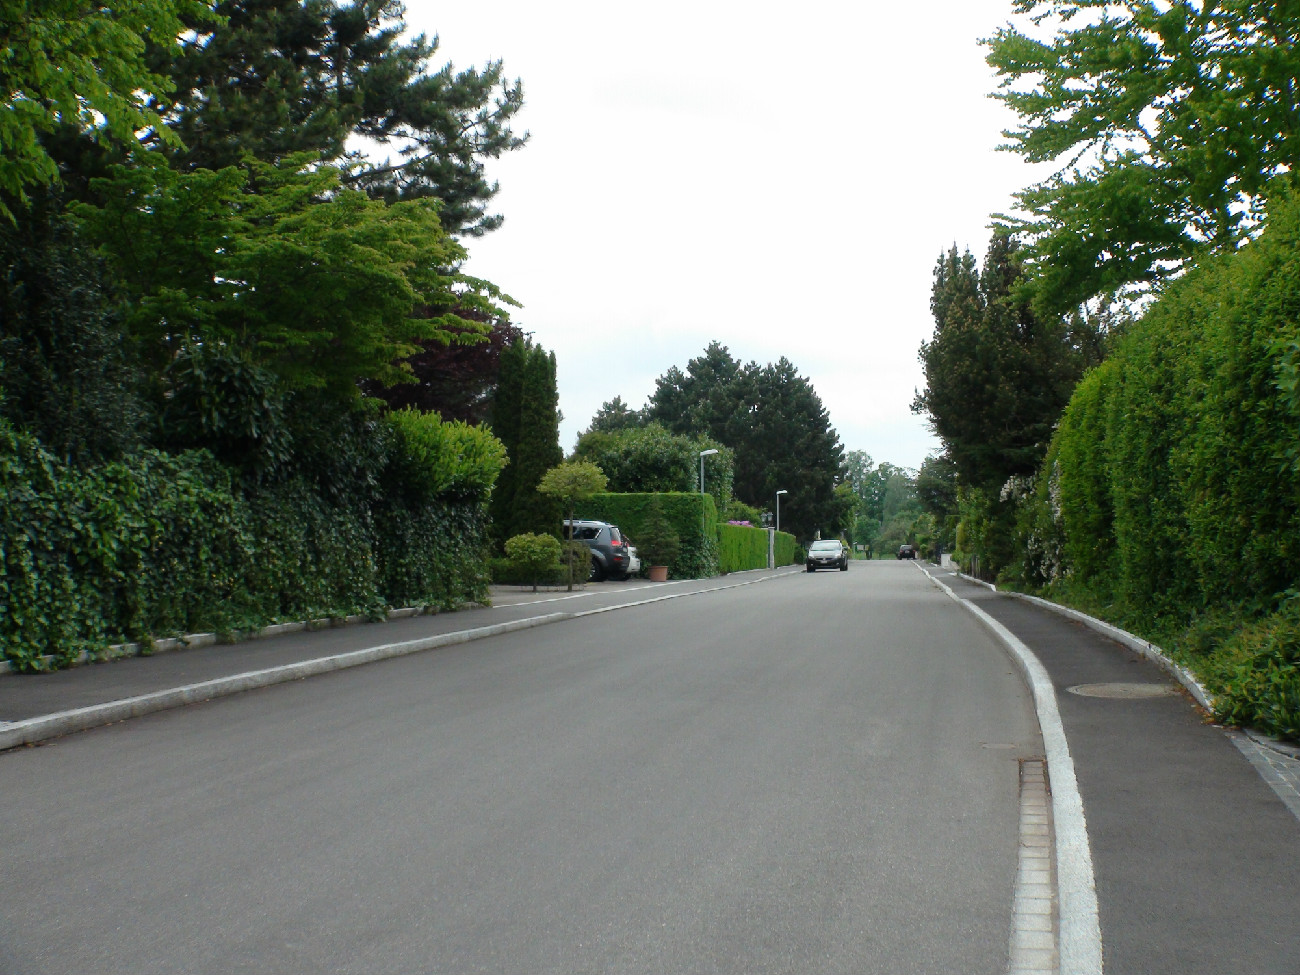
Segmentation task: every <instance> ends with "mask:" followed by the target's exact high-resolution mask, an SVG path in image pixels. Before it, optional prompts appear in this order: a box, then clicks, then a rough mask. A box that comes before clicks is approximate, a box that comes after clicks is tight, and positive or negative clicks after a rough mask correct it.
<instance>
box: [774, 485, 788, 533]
mask: <svg viewBox="0 0 1300 975" xmlns="http://www.w3.org/2000/svg"><path fill="white" fill-rule="evenodd" d="M789 493H790V492H789V491H787V490H785V488H782V489H781V490H780V491H777V492H776V530H777V531H780V530H781V495H783V494H789Z"/></svg>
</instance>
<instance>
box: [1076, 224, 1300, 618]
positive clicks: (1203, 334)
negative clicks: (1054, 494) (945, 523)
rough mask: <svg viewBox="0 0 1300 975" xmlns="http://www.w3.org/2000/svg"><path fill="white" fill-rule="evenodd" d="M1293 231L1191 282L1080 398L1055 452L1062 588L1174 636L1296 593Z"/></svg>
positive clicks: (1275, 227) (1159, 306)
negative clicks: (1066, 581) (1099, 594)
mask: <svg viewBox="0 0 1300 975" xmlns="http://www.w3.org/2000/svg"><path fill="white" fill-rule="evenodd" d="M1297 229H1300V221H1297V219H1296V213H1295V210H1294V209H1288V210H1287V211H1285V212H1284V213H1283V214H1280V215H1279V217H1278V218H1277V219H1275V221H1274V223H1273V224H1272V225H1271V226H1270V227H1269V230H1268V232H1267V233H1266V234H1265V235H1264V237H1263V238H1262V239H1261V240H1259V241H1257V242H1255V243H1253V244H1252V245H1250V246H1249V247H1246V248H1244V249H1243V250H1242V251H1240V252H1239V253H1237V254H1235V255H1232V256H1230V257H1228V258H1223V259H1219V260H1217V261H1213V262H1209V263H1206V264H1205V265H1203V266H1202V267H1200V268H1198V269H1195V270H1193V271H1192V272H1190V273H1189V274H1188V275H1186V277H1184V278H1183V279H1182V280H1180V281H1178V282H1176V283H1175V284H1173V285H1172V286H1171V287H1170V288H1169V289H1168V291H1167V292H1166V293H1165V294H1164V295H1163V296H1162V297H1161V298H1160V300H1159V301H1157V302H1155V303H1154V304H1153V305H1152V306H1151V307H1150V309H1148V311H1147V312H1146V314H1145V315H1144V317H1143V318H1142V320H1141V321H1140V322H1139V323H1137V324H1136V325H1135V326H1134V327H1133V328H1132V330H1131V332H1130V334H1129V335H1128V336H1126V338H1125V339H1124V340H1123V341H1122V342H1121V343H1120V344H1119V347H1118V348H1117V350H1116V352H1115V354H1114V355H1113V356H1112V358H1111V359H1110V360H1109V361H1108V362H1106V363H1105V364H1104V365H1103V366H1101V367H1100V368H1099V369H1097V370H1094V371H1093V372H1092V373H1091V374H1089V375H1088V376H1087V377H1086V378H1085V380H1084V381H1083V382H1082V383H1081V384H1080V386H1079V387H1078V389H1077V390H1076V392H1075V394H1074V397H1073V399H1072V400H1071V402H1070V405H1069V407H1068V408H1067V410H1066V412H1065V415H1064V418H1063V419H1062V422H1061V426H1060V429H1059V431H1058V433H1057V437H1056V442H1055V444H1054V446H1053V454H1054V459H1055V462H1056V463H1057V464H1059V467H1060V472H1059V481H1060V507H1061V518H1062V521H1063V525H1064V532H1065V549H1066V553H1067V556H1068V563H1069V565H1070V567H1071V569H1072V570H1073V576H1074V582H1075V583H1076V584H1079V585H1082V586H1084V587H1086V588H1089V589H1091V590H1093V591H1105V592H1106V593H1107V595H1109V596H1113V599H1114V600H1115V601H1116V602H1117V604H1118V606H1119V607H1120V609H1121V610H1122V611H1124V612H1128V613H1131V614H1134V615H1135V616H1139V617H1148V618H1154V619H1157V620H1162V621H1168V622H1169V623H1170V624H1172V625H1177V624H1178V622H1179V621H1182V620H1187V619H1189V618H1192V617H1194V616H1196V615H1197V614H1198V613H1202V612H1205V611H1207V610H1211V609H1214V608H1215V607H1216V606H1219V605H1222V604H1231V603H1236V602H1242V601H1247V602H1257V601H1259V600H1260V599H1265V600H1267V599H1269V598H1271V597H1272V596H1273V595H1274V594H1276V593H1279V592H1282V591H1283V590H1286V589H1288V588H1290V587H1293V586H1294V585H1295V584H1296V582H1297V578H1298V577H1300V562H1298V561H1297V558H1298V557H1300V531H1298V529H1300V490H1298V489H1297V485H1298V484H1300V481H1298V480H1297V477H1296V472H1295V470H1294V469H1293V464H1292V460H1291V458H1292V456H1293V454H1294V452H1295V451H1296V446H1297V442H1298V441H1300V437H1298V436H1297V434H1298V431H1297V412H1296V409H1295V404H1294V403H1293V402H1291V400H1290V399H1289V398H1288V396H1287V395H1286V394H1285V391H1284V389H1283V388H1282V386H1281V384H1280V382H1279V375H1280V370H1281V367H1282V365H1283V363H1282V360H1281V358H1280V354H1279V340H1280V339H1283V338H1285V337H1287V336H1294V335H1296V334H1297V325H1296V323H1295V317H1294V316H1295V311H1296V310H1297V309H1296V305H1295V299H1294V295H1295V294H1297V293H1300V256H1298V255H1300V250H1297V243H1300V240H1298V239H1297V238H1298V236H1300V235H1298V234H1297Z"/></svg>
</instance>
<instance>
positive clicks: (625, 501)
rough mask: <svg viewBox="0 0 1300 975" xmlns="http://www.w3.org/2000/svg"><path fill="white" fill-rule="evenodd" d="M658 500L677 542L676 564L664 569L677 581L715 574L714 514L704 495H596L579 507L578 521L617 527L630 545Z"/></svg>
mask: <svg viewBox="0 0 1300 975" xmlns="http://www.w3.org/2000/svg"><path fill="white" fill-rule="evenodd" d="M656 497H657V498H658V499H659V502H660V504H661V505H662V507H663V512H664V516H665V517H666V518H667V519H668V521H669V523H670V524H671V525H672V526H673V530H674V531H675V532H677V535H678V537H679V538H680V539H681V543H682V547H681V551H680V553H679V554H678V556H677V560H676V561H675V562H673V564H672V565H671V566H669V567H668V571H669V573H670V574H671V575H672V576H673V577H674V578H677V579H703V578H707V577H709V576H715V575H717V574H718V510H717V507H716V506H715V505H714V503H713V498H712V497H711V496H709V495H707V494H699V493H679V492H670V493H665V494H609V493H606V494H597V495H595V496H593V497H592V498H591V499H590V500H588V501H585V502H583V503H582V504H581V506H580V507H579V509H578V517H579V518H591V519H594V520H596V521H608V522H611V523H612V524H615V525H618V527H619V529H620V530H621V531H622V532H623V533H624V534H625V535H627V537H628V539H629V540H630V541H631V543H632V544H633V545H636V538H637V533H638V532H639V531H640V530H641V528H642V526H643V525H644V523H645V520H646V513H647V512H646V509H647V507H648V506H649V504H650V499H651V498H656Z"/></svg>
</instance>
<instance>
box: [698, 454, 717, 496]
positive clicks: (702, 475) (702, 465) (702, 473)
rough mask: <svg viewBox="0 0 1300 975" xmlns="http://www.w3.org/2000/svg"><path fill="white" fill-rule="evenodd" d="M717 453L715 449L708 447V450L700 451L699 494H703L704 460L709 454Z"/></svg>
mask: <svg viewBox="0 0 1300 975" xmlns="http://www.w3.org/2000/svg"><path fill="white" fill-rule="evenodd" d="M717 452H718V448H717V447H710V448H709V449H708V450H701V451H700V494H703V493H704V458H705V457H708V456H709V454H716V453H717Z"/></svg>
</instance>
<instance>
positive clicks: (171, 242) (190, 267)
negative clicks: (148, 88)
mask: <svg viewBox="0 0 1300 975" xmlns="http://www.w3.org/2000/svg"><path fill="white" fill-rule="evenodd" d="M339 175H340V174H339V172H338V171H337V170H335V169H332V168H329V167H314V168H312V167H309V166H308V161H307V160H306V159H304V158H302V157H294V158H292V159H290V160H288V161H287V162H285V163H283V164H281V165H279V166H274V167H273V166H270V165H267V164H262V163H257V162H250V163H249V165H248V167H247V168H239V167H229V168H226V169H222V170H220V171H217V172H211V171H209V170H200V171H197V172H194V173H178V172H176V171H175V170H172V169H170V168H168V167H167V166H166V165H165V164H164V163H163V162H162V161H161V160H159V159H156V158H151V159H150V160H147V161H146V164H144V165H140V166H136V167H134V168H127V167H117V168H116V169H115V176H114V178H112V179H111V180H101V181H97V183H96V186H97V188H98V190H99V191H100V193H101V194H102V197H103V200H104V202H103V204H102V205H100V206H91V205H88V204H83V205H80V206H79V207H77V211H76V212H77V213H78V215H79V216H80V217H81V219H82V221H83V224H84V227H85V230H86V232H87V234H88V236H89V237H90V238H91V239H92V240H96V241H98V242H100V243H101V244H102V245H103V250H104V253H105V254H106V255H107V256H108V258H109V260H110V263H111V265H112V267H113V268H114V270H115V271H116V273H117V275H118V277H119V279H120V281H121V284H122V288H123V290H124V292H125V293H126V295H127V299H128V300H127V304H126V310H125V322H126V324H127V327H128V329H129V331H130V332H131V334H132V336H133V337H134V339H135V340H136V341H137V342H138V343H140V344H141V346H142V348H143V349H144V350H145V355H146V356H147V361H150V362H151V363H152V365H153V366H154V368H155V369H156V370H158V371H161V370H162V369H164V368H166V367H167V366H168V365H169V364H170V363H171V362H172V361H173V360H174V359H175V358H176V357H177V356H178V355H179V354H180V353H181V352H182V351H183V350H185V349H187V348H189V347H190V346H193V345H195V344H196V343H198V344H204V345H207V346H209V347H211V346H220V347H226V348H230V349H232V350H234V351H235V352H237V353H238V354H240V355H243V356H246V357H248V359H249V361H251V362H253V363H255V364H258V365H262V366H264V367H266V368H268V369H270V370H272V371H273V372H274V373H276V374H277V375H278V376H279V377H280V378H281V380H282V381H283V382H284V384H285V385H286V386H287V387H288V388H290V389H297V388H316V389H323V390H325V391H327V392H328V393H330V394H331V395H333V396H335V397H337V398H339V399H342V400H352V399H355V398H357V396H358V395H359V392H358V388H357V382H358V380H361V379H376V380H378V381H380V382H384V383H393V382H401V381H404V380H406V379H407V378H408V377H409V376H410V370H409V368H404V367H403V365H402V362H401V360H402V359H404V358H405V357H406V356H408V355H410V354H412V353H414V352H416V351H418V350H419V346H418V345H417V344H416V343H417V342H418V341H420V340H434V341H438V342H442V343H447V344H450V343H453V342H475V341H483V333H484V332H486V331H487V326H486V325H484V324H482V323H481V322H474V321H470V320H468V319H465V318H462V317H460V316H458V315H455V314H452V313H450V312H447V313H444V314H441V315H438V316H436V317H418V316H417V315H416V314H415V312H416V310H417V309H419V308H424V307H428V306H435V307H441V308H454V307H467V308H471V309H475V308H476V309H478V310H482V311H488V312H491V311H497V313H499V310H497V309H495V307H494V305H493V302H492V298H491V296H492V295H494V294H499V292H496V289H495V288H493V287H492V286H491V285H488V284H487V283H486V282H481V281H478V280H477V279H471V278H467V277H464V276H463V275H460V274H459V273H457V272H455V271H452V270H448V268H449V267H450V266H451V265H454V264H455V263H456V262H457V261H458V260H460V259H461V258H462V257H463V256H464V251H463V250H462V249H461V247H460V246H459V245H458V244H456V243H455V242H454V241H452V240H451V239H450V238H448V236H447V235H446V234H445V233H444V232H443V230H442V228H441V225H440V224H439V222H438V217H437V214H436V212H435V210H436V207H435V205H434V203H433V202H432V201H429V200H412V201H410V202H404V203H396V204H392V205H389V204H387V203H384V202H383V201H379V200H372V199H370V198H369V197H367V196H366V195H365V194H363V193H360V192H358V191H356V190H349V189H346V188H344V187H342V186H341V185H340V182H339ZM250 190H255V191H256V192H250Z"/></svg>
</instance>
